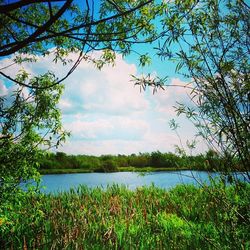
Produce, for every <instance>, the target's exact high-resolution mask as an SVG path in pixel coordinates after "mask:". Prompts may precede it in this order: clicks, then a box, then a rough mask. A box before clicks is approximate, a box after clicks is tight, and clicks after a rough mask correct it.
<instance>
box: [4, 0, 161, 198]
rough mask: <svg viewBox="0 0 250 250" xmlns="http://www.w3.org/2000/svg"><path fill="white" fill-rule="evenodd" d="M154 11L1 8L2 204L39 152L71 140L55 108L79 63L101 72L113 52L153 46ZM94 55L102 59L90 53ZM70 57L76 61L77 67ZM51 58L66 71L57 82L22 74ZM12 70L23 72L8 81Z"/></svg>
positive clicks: (104, 5) (123, 2) (142, 5)
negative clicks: (138, 45)
mask: <svg viewBox="0 0 250 250" xmlns="http://www.w3.org/2000/svg"><path fill="white" fill-rule="evenodd" d="M157 12H158V8H157V6H153V5H152V0H148V1H140V0H138V1H128V0H106V1H105V0H101V1H99V2H98V3H96V1H95V2H94V1H89V0H82V1H73V0H38V1H33V0H26V1H15V2H10V3H9V2H6V1H3V0H1V1H0V22H1V25H0V32H1V38H0V57H1V58H2V59H4V60H3V61H4V62H7V64H6V65H3V66H2V67H1V68H0V75H1V78H2V79H3V80H4V83H5V84H8V85H9V88H8V91H5V92H8V93H0V162H1V163H0V199H1V198H3V194H6V193H13V190H14V189H15V188H16V187H18V184H19V183H20V182H21V181H25V180H28V179H30V178H35V177H37V171H36V169H37V167H38V164H37V160H38V158H39V157H42V154H43V151H42V150H41V149H45V148H51V147H54V146H58V145H59V144H60V143H61V142H62V141H63V140H65V138H66V137H67V136H68V133H67V132H66V131H64V130H63V127H62V124H61V121H60V111H59V110H58V108H57V103H58V101H59V98H60V95H61V94H62V91H63V86H62V85H61V83H62V82H63V80H65V79H66V78H67V77H68V76H69V75H70V74H71V73H72V72H73V71H74V70H75V68H76V67H77V66H78V65H79V63H80V62H81V61H82V60H85V61H88V62H90V63H93V64H94V65H96V67H97V68H99V69H101V67H102V66H103V65H104V64H106V63H110V64H113V63H114V60H115V56H116V54H115V52H119V53H122V54H123V55H126V54H128V53H130V52H131V46H132V45H133V44H134V43H141V42H150V41H152V40H153V39H155V32H154V25H153V24H152V20H153V19H154V17H155V16H156V14H157ZM97 50H100V51H102V55H101V57H99V58H97V57H95V55H93V54H91V53H90V52H91V51H97ZM70 53H74V54H77V55H78V56H77V59H76V61H72V60H71V59H69V57H68V56H69V54H70ZM48 56H50V57H52V58H53V62H54V63H62V64H63V65H68V66H70V69H69V70H68V72H66V73H65V75H64V76H63V77H61V78H60V79H59V78H58V77H57V76H56V75H55V74H54V73H53V72H52V71H48V72H46V73H43V74H40V75H31V74H29V73H28V72H27V70H25V68H22V67H23V65H24V63H27V62H28V63H29V64H32V65H33V64H35V63H36V62H37V61H38V60H39V57H48ZM14 65H15V66H16V67H17V66H18V67H19V68H20V70H19V72H18V73H17V74H15V73H14V75H11V71H10V69H11V67H13V66H14ZM0 87H2V89H4V88H5V85H1V86H0ZM10 89H12V91H11V90H10ZM5 90H6V89H5Z"/></svg>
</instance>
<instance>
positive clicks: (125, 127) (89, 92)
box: [0, 52, 206, 155]
mask: <svg viewBox="0 0 250 250" xmlns="http://www.w3.org/2000/svg"><path fill="white" fill-rule="evenodd" d="M95 53H96V55H95V56H99V55H98V53H97V52H95ZM70 57H71V58H72V59H76V57H77V55H76V54H71V55H70ZM8 60H11V59H4V60H1V61H0V67H2V66H3V65H6V64H7V63H8ZM137 61H138V60H136V56H133V55H132V56H130V57H128V58H123V57H122V56H121V55H119V54H117V58H116V61H115V66H113V67H112V66H108V65H107V66H104V67H103V68H102V70H98V69H96V68H95V67H94V66H93V65H92V64H90V63H87V62H84V61H83V62H82V63H81V64H80V65H79V66H78V68H77V69H76V70H75V72H74V73H73V74H72V75H70V76H69V77H68V78H67V79H66V80H65V82H64V85H65V90H64V93H63V95H62V98H61V100H60V102H59V105H58V108H60V110H61V112H62V123H63V127H64V128H65V129H66V130H67V131H70V132H71V137H70V138H69V139H68V140H67V141H66V143H64V144H63V145H62V146H60V147H59V148H58V149H57V151H62V152H65V153H68V154H88V155H102V154H114V155H117V154H132V153H139V152H153V151H157V150H159V151H161V152H174V151H175V145H178V146H181V143H182V144H185V142H186V140H190V141H191V140H192V139H194V136H195V134H196V130H195V128H194V127H193V125H192V124H191V122H190V121H189V120H187V119H186V118H185V117H177V116H176V113H175V109H174V108H173V106H174V105H175V103H176V101H178V102H183V103H188V102H189V96H188V90H187V89H185V88H182V87H172V88H168V89H166V90H165V91H163V90H159V91H158V92H157V93H155V94H153V93H152V90H150V89H148V90H147V91H142V92H141V91H140V89H139V87H138V86H135V85H134V83H133V82H132V81H131V80H132V77H131V75H136V76H140V75H142V74H147V73H149V72H150V73H152V74H154V75H161V76H162V75H163V74H167V75H168V76H169V79H168V83H169V84H174V85H180V86H183V85H185V84H187V81H184V80H183V79H181V78H180V77H179V76H178V75H176V74H175V72H174V65H171V64H170V63H167V62H161V61H160V60H157V58H153V61H152V65H151V66H150V67H146V68H142V67H139V66H138V64H137V63H136V62H137ZM157 65H159V67H158V66H157ZM23 67H24V68H25V69H26V70H27V71H28V72H29V73H30V74H38V73H42V72H46V71H47V70H52V71H54V72H55V73H56V75H57V76H59V77H60V76H62V75H63V73H64V72H67V67H65V66H62V65H61V64H59V63H58V64H53V63H52V62H51V58H49V57H48V58H40V59H39V61H38V63H36V64H24V65H23ZM17 70H18V68H17V66H15V65H14V66H12V67H10V68H8V69H7V70H6V71H5V73H7V74H12V75H13V74H15V73H16V72H17ZM165 71H166V72H165ZM11 88H12V87H10V86H8V84H7V83H6V82H5V81H4V79H3V78H1V79H0V95H1V96H2V95H7V94H8V92H9V93H10V92H11V90H12V89H11ZM171 119H176V121H177V122H178V124H179V125H180V128H179V129H178V133H179V135H180V137H181V142H180V140H179V138H178V136H177V135H176V133H175V132H174V131H172V130H171V129H170V127H169V122H170V120H171ZM199 141H200V142H199V143H198V146H197V148H196V150H194V153H200V152H203V151H205V150H206V146H205V144H204V143H203V142H202V141H201V139H200V140H199Z"/></svg>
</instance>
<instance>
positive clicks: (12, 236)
mask: <svg viewBox="0 0 250 250" xmlns="http://www.w3.org/2000/svg"><path fill="white" fill-rule="evenodd" d="M249 191H250V185H249V184H242V186H241V188H240V191H239V188H238V187H237V186H230V187H224V186H223V185H222V184H218V185H217V184H216V185H212V186H203V187H201V188H198V187H194V186H190V185H189V186H187V185H180V186H177V187H175V188H174V189H171V190H169V191H166V190H164V189H160V188H157V187H155V186H150V187H142V188H137V189H136V190H135V191H131V190H128V189H127V188H126V187H125V186H117V185H113V186H109V187H107V188H106V189H102V188H94V189H91V188H87V187H86V186H80V187H79V188H78V189H75V190H74V189H71V190H70V191H69V192H63V193H59V194H49V195H45V194H35V193H30V194H29V195H27V193H26V194H25V195H24V194H23V197H22V199H16V200H15V201H12V202H11V203H10V204H9V206H7V204H5V206H4V207H2V208H1V213H0V214H1V215H0V233H1V234H0V245H1V246H2V248H1V249H247V247H249V246H250V243H249V239H250V237H249V232H250V226H249V225H250V224H249V209H248V208H249V200H250V199H249V198H250V197H249V194H250V192H249ZM20 195H22V192H20Z"/></svg>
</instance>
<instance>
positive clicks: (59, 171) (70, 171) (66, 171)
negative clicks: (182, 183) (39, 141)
mask: <svg viewBox="0 0 250 250" xmlns="http://www.w3.org/2000/svg"><path fill="white" fill-rule="evenodd" d="M180 170H189V168H184V167H183V168H155V167H118V168H117V171H114V172H160V171H180ZM39 172H40V174H73V173H93V172H98V171H96V170H93V169H83V168H58V169H53V168H52V169H40V170H39ZM100 172H101V171H100Z"/></svg>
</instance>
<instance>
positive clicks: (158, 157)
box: [40, 150, 225, 172]
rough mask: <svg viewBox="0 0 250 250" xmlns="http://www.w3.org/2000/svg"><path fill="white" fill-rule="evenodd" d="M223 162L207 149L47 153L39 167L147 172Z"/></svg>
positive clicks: (218, 166)
mask: <svg viewBox="0 0 250 250" xmlns="http://www.w3.org/2000/svg"><path fill="white" fill-rule="evenodd" d="M224 165H225V162H224V161H223V159H222V158H221V157H219V155H218V154H217V153H216V152H214V151H212V150H209V151H208V152H207V153H205V154H200V155H196V156H178V155H176V154H173V153H161V152H159V151H156V152H152V153H139V154H131V155H116V156H115V155H102V156H89V155H67V154H65V153H63V152H57V153H48V154H47V156H46V157H45V158H43V159H42V160H41V162H40V169H41V170H53V169H54V170H55V169H58V170H59V169H60V170H66V169H75V170H77V169H79V170H80V169H81V170H83V171H86V172H115V171H133V170H137V171H140V170H141V171H147V170H150V169H154V170H168V169H169V170H180V169H192V170H209V171H215V170H222V169H223V168H224Z"/></svg>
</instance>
